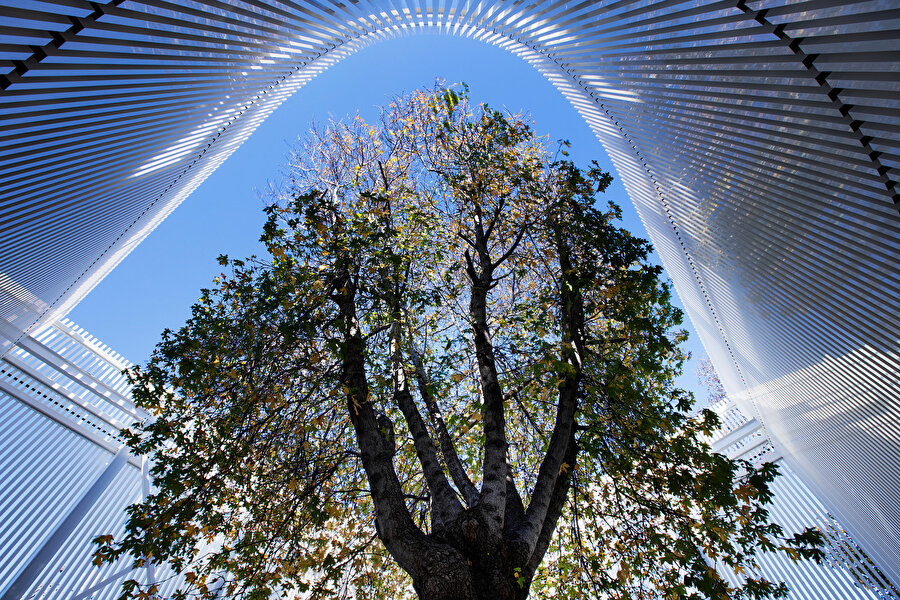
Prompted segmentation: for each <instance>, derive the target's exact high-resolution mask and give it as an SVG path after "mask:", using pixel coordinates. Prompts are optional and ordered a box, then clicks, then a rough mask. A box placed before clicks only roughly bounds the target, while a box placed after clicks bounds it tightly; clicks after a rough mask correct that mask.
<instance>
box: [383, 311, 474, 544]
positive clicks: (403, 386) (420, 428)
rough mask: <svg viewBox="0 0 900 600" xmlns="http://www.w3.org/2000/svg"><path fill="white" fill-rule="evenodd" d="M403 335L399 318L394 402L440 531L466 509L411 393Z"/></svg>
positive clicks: (395, 335) (394, 353)
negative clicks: (405, 361) (445, 472)
mask: <svg viewBox="0 0 900 600" xmlns="http://www.w3.org/2000/svg"><path fill="white" fill-rule="evenodd" d="M395 307H396V302H395ZM398 314H399V310H395V317H396V316H397V315H398ZM401 335H402V328H401V324H400V321H399V319H397V320H395V321H394V326H393V330H392V332H391V355H392V356H391V362H392V363H393V377H394V401H395V402H396V403H397V406H398V407H399V408H400V411H401V412H402V413H403V418H404V419H406V424H407V425H408V426H409V432H410V434H411V435H412V438H413V445H414V446H415V448H416V456H418V458H419V464H421V465H422V473H423V474H424V475H425V482H426V483H427V484H428V490H429V491H430V492H431V496H432V497H433V498H434V502H433V503H432V527H433V528H434V529H441V528H442V527H443V526H445V525H446V524H449V523H450V522H451V521H453V519H455V518H456V516H457V515H459V513H461V512H462V511H463V507H462V505H461V504H460V502H459V500H458V499H457V498H456V494H455V493H454V492H453V488H451V487H450V483H449V482H448V481H447V477H446V475H444V469H443V467H442V466H441V462H440V460H439V458H438V453H437V448H436V447H435V445H434V441H433V440H432V439H431V436H430V435H429V434H428V428H427V427H426V426H425V421H424V420H423V419H422V415H421V414H420V413H419V409H418V407H417V406H416V403H415V401H414V400H413V397H412V394H411V393H410V391H409V383H408V381H407V377H406V369H405V367H404V366H403V351H402V350H401V347H400V340H401Z"/></svg>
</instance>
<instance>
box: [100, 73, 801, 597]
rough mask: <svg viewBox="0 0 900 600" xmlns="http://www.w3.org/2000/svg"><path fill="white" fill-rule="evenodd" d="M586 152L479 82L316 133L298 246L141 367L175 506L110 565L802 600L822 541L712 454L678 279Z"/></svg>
mask: <svg viewBox="0 0 900 600" xmlns="http://www.w3.org/2000/svg"><path fill="white" fill-rule="evenodd" d="M565 148H566V145H565V144H561V145H552V144H550V143H549V142H547V140H545V139H543V138H541V137H538V136H537V135H535V133H534V132H533V130H532V128H531V126H530V125H529V124H528V123H527V121H526V120H525V119H524V118H522V117H521V116H517V115H507V114H503V113H501V112H499V111H495V110H491V109H490V108H488V107H486V106H483V105H482V106H475V105H473V104H471V103H470V102H469V101H468V98H467V97H466V94H465V93H464V92H461V91H460V90H458V89H453V88H450V89H444V90H439V91H438V92H436V93H433V92H416V93H414V94H412V95H410V96H407V97H404V98H401V99H398V100H396V101H394V102H393V103H391V105H390V106H388V107H387V108H385V109H384V111H383V115H382V119H381V122H380V123H378V124H377V125H369V124H367V123H365V122H363V121H362V120H361V119H359V118H357V119H355V120H353V121H351V122H349V123H332V124H330V125H329V126H327V127H325V128H320V129H316V130H314V131H313V132H311V134H310V135H309V136H308V137H307V139H306V141H305V142H304V143H303V145H302V146H301V147H300V148H299V149H298V151H297V152H296V154H295V157H294V159H293V161H292V163H291V165H290V169H289V175H288V179H287V182H286V184H285V189H284V191H283V193H282V194H281V195H280V197H278V198H276V199H275V200H276V201H274V202H273V203H272V204H271V205H270V206H269V207H268V208H267V209H266V211H267V215H268V219H267V222H266V225H265V228H264V232H263V235H262V241H263V242H264V243H265V245H266V248H267V250H268V253H269V256H267V257H265V258H255V257H251V258H249V259H246V260H231V259H229V258H227V257H224V256H223V257H220V262H221V264H222V265H223V266H225V267H226V269H224V272H223V273H222V275H221V276H220V277H218V278H217V279H216V280H215V282H214V286H213V287H212V288H211V289H206V290H203V292H202V296H201V298H200V300H199V301H198V302H197V303H196V304H195V305H194V307H193V309H192V316H191V318H190V319H189V320H188V322H187V323H186V324H185V326H184V327H182V328H181V329H180V330H179V331H177V332H172V331H167V332H165V334H164V336H163V340H162V342H161V343H160V344H159V345H158V347H157V348H156V350H155V352H154V354H153V357H152V359H151V360H150V361H149V363H148V364H147V365H146V366H143V367H138V368H134V369H133V370H132V371H131V372H130V378H131V381H132V382H133V384H134V398H135V401H136V402H137V403H138V404H139V405H140V406H142V407H144V408H145V409H147V410H148V411H149V412H150V413H151V414H152V415H153V418H152V419H149V420H147V421H146V422H145V423H143V424H142V425H141V426H140V427H135V428H133V429H132V430H130V431H127V432H126V435H127V437H128V443H129V444H130V446H131V448H132V450H133V451H134V452H135V453H140V454H144V455H147V456H149V457H150V459H151V460H152V465H153V467H152V475H153V478H154V486H155V487H154V493H153V494H152V495H151V496H150V497H149V498H148V499H147V500H146V501H145V502H143V503H142V504H139V505H135V506H133V507H131V508H130V509H129V520H128V523H127V527H126V532H125V534H124V537H122V538H121V539H118V540H114V539H113V538H112V537H111V536H102V537H101V538H98V540H97V541H98V544H99V545H98V550H97V559H98V561H102V560H114V559H116V558H118V557H119V556H121V555H123V554H127V555H130V556H132V557H133V558H134V561H135V564H145V563H146V561H148V560H149V561H153V562H156V563H163V562H168V563H169V564H170V565H172V567H173V569H174V570H175V571H176V572H181V573H184V574H185V575H184V583H183V584H181V585H179V590H178V591H177V593H176V597H179V598H187V597H195V596H196V597H201V598H212V597H237V598H252V599H262V598H269V597H270V596H271V595H272V593H273V591H274V592H275V593H282V592H284V593H290V592H294V593H297V594H299V595H300V596H301V597H303V596H305V595H309V597H314V598H326V597H340V596H341V595H342V594H350V595H355V597H356V598H402V597H411V596H414V595H416V594H417V595H418V596H419V597H420V598H427V599H451V598H452V599H466V600H469V599H474V598H478V599H484V598H496V599H498V600H499V599H507V598H509V599H512V598H525V597H526V596H528V595H529V593H531V595H532V596H535V597H548V596H550V595H553V596H554V597H559V598H575V597H578V598H580V597H585V596H595V597H598V598H600V597H602V598H706V597H709V598H758V597H766V596H769V595H774V596H779V595H783V593H784V588H783V586H781V585H778V584H776V583H773V582H769V581H766V580H765V579H763V578H761V577H760V576H758V575H755V573H756V570H755V569H754V557H755V555H756V554H757V552H760V551H765V550H775V549H776V548H777V547H784V548H789V549H791V550H792V551H794V552H800V553H804V554H815V538H814V536H810V535H808V534H807V535H804V536H798V537H796V538H792V539H790V540H785V539H783V538H782V534H781V530H780V528H779V527H778V526H777V525H774V524H771V523H769V521H768V515H767V512H766V508H765V505H766V503H767V502H768V500H769V499H770V498H771V490H770V487H769V484H770V482H771V481H772V479H773V478H774V476H775V470H774V468H773V466H772V465H762V466H761V467H758V468H757V467H754V466H753V465H751V464H750V463H747V462H740V461H738V462H735V461H731V460H729V459H727V458H725V457H723V456H720V455H716V454H713V453H711V452H710V449H709V447H708V446H707V445H706V444H704V443H703V441H702V436H703V435H704V434H705V433H709V432H710V431H711V430H712V429H714V428H715V427H716V426H717V425H718V423H717V420H716V417H715V415H714V414H713V413H710V412H703V413H701V414H700V416H699V417H690V416H689V413H688V411H689V409H690V408H691V405H692V400H691V398H690V395H689V394H687V393H686V392H684V391H682V390H679V389H677V388H676V387H675V386H674V384H673V379H674V377H675V375H676V374H677V372H678V370H679V369H680V366H681V363H682V360H683V358H684V357H683V355H682V353H681V352H680V351H679V349H678V342H679V340H680V339H681V338H682V336H683V335H684V334H683V333H681V332H679V331H678V330H677V329H676V328H677V327H678V325H679V323H680V319H681V315H680V313H679V311H678V310H677V309H676V308H673V307H672V305H671V304H670V301H669V299H670V295H669V294H670V292H669V288H668V285H667V284H666V283H665V282H664V281H663V280H662V278H661V268H660V267H658V266H654V265H653V264H652V263H651V261H650V259H649V254H650V252H651V249H650V246H649V244H648V243H647V242H646V241H644V240H642V239H639V238H637V237H635V236H633V235H632V234H630V233H629V232H627V231H625V230H624V229H622V228H620V227H618V226H617V225H616V220H617V219H619V218H620V217H621V215H620V211H619V209H618V208H617V207H616V206H614V205H612V204H609V205H603V204H602V203H601V202H599V200H598V194H600V193H601V192H602V191H603V190H604V189H605V188H606V187H607V186H608V185H609V183H610V181H611V178H610V176H609V175H608V174H606V173H604V172H602V171H601V170H600V169H599V168H598V167H597V165H596V164H594V165H592V166H591V167H590V168H588V169H584V170H582V169H579V168H578V167H576V166H575V165H574V164H573V163H572V162H570V161H569V160H568V156H567V154H566V151H565ZM714 565H719V566H722V567H723V568H725V569H731V570H733V571H734V572H735V573H740V574H742V577H743V578H742V581H743V582H744V583H743V584H742V585H741V586H740V587H737V588H735V587H733V586H731V585H729V584H728V583H727V582H726V580H724V579H723V578H722V577H721V576H720V575H719V573H718V572H717V571H716V569H715V568H713V566H714ZM156 589H158V588H155V589H153V590H148V589H147V588H146V587H145V588H143V589H142V588H141V586H139V585H137V584H136V582H129V583H127V584H126V595H128V594H131V595H139V594H141V593H143V594H145V595H146V594H148V592H155V591H156ZM216 594H220V595H219V596H216Z"/></svg>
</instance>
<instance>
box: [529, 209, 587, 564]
mask: <svg viewBox="0 0 900 600" xmlns="http://www.w3.org/2000/svg"><path fill="white" fill-rule="evenodd" d="M553 228H554V230H555V234H556V250H557V254H558V258H559V268H560V273H561V276H560V295H559V299H560V312H561V315H562V316H561V323H560V329H561V335H560V342H561V359H562V362H563V363H564V364H565V365H566V366H565V370H564V372H563V374H562V381H561V383H560V385H559V404H558V406H557V409H556V421H555V422H554V424H553V433H552V434H551V436H550V444H549V446H548V448H547V454H546V455H545V456H544V459H543V460H542V461H541V467H540V469H539V470H538V477H537V481H536V482H535V485H534V493H533V494H532V496H531V503H530V504H529V506H528V510H527V511H526V513H525V520H526V523H525V525H524V526H523V528H522V530H521V538H522V541H523V542H524V543H525V544H526V545H527V546H528V547H530V548H534V547H535V544H537V541H538V538H539V534H540V532H541V530H542V528H543V527H544V525H545V523H546V520H547V516H548V511H549V510H550V506H551V504H552V497H553V491H554V490H555V489H556V482H557V479H559V476H560V474H561V473H562V472H563V471H564V469H563V466H564V465H565V464H566V463H567V461H566V460H565V455H566V453H567V450H568V447H569V444H570V440H571V438H572V435H573V432H574V428H575V412H576V409H577V405H578V395H579V389H580V386H581V377H582V369H583V367H582V358H583V356H584V354H583V353H584V343H583V340H584V333H583V331H584V300H583V298H582V295H581V291H580V286H579V283H578V281H577V279H576V277H575V276H574V272H573V269H572V264H571V260H570V256H569V248H568V245H567V243H566V241H565V238H564V236H563V234H562V231H561V227H559V226H557V225H556V224H554V225H553ZM570 466H571V465H570Z"/></svg>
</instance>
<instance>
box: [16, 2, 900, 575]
mask: <svg viewBox="0 0 900 600" xmlns="http://www.w3.org/2000/svg"><path fill="white" fill-rule="evenodd" d="M0 17H2V18H0V87H2V92H0V347H2V349H3V350H2V351H3V352H6V353H7V354H9V352H10V351H11V349H13V348H15V347H17V346H16V344H17V343H20V342H23V340H26V338H27V336H28V334H29V333H32V332H35V331H38V330H40V329H41V328H42V327H43V326H45V325H46V324H50V323H55V322H56V319H57V318H59V317H60V316H63V315H65V314H66V312H67V311H68V310H69V309H70V308H71V307H72V306H74V305H75V304H76V303H77V302H78V301H79V300H80V299H81V298H83V297H84V295H85V294H87V292H88V291H90V289H91V288H92V287H93V286H94V285H95V284H96V283H97V282H98V281H99V280H100V279H102V277H103V276H104V275H105V274H106V273H108V272H109V271H110V270H111V269H112V268H113V267H115V265H116V264H117V263H118V262H119V261H120V260H121V259H122V257H124V256H125V255H126V254H127V253H128V252H129V251H130V250H131V249H132V248H134V246H135V245H136V244H138V243H140V241H141V240H142V239H143V238H144V237H145V236H146V235H147V234H148V233H149V232H150V231H151V230H152V229H153V228H154V227H155V226H156V225H157V224H158V223H159V222H161V220H162V219H164V218H165V217H166V215H168V214H169V213H170V212H171V210H172V209H174V207H175V206H177V205H178V204H179V203H180V202H181V201H183V200H184V199H185V198H186V197H187V196H188V195H190V193H191V191H192V190H194V189H195V188H196V187H197V186H198V185H199V184H200V182H202V181H203V179H204V178H205V177H206V176H207V175H209V173H211V172H212V171H213V170H215V169H216V168H217V167H218V166H219V165H220V164H221V163H222V162H223V161H224V160H225V159H226V158H227V157H228V156H229V155H230V154H231V153H232V152H233V151H234V150H235V149H236V148H237V147H238V146H239V145H240V144H241V143H242V142H243V141H244V140H245V139H247V137H248V136H249V135H250V134H251V133H252V132H253V130H254V129H255V127H256V126H257V125H259V123H260V122H262V121H263V120H264V119H265V118H266V116H267V115H269V114H270V113H271V112H272V111H273V110H274V109H275V108H276V107H277V106H278V105H279V104H280V103H281V102H282V101H284V100H285V99H286V98H287V97H288V96H290V95H291V94H293V93H294V92H296V91H297V90H299V89H300V88H302V86H303V85H304V83H305V82H307V81H309V80H310V79H312V78H313V77H315V76H316V74H317V73H319V72H321V71H322V70H324V69H326V68H327V67H328V66H329V65H331V64H333V63H335V62H336V61H339V60H341V58H343V57H344V56H347V55H348V54H350V53H352V52H354V51H356V50H358V49H360V48H362V47H364V46H367V45H369V44H373V43H376V42H378V41H379V40H382V39H385V38H387V37H391V36H397V35H405V34H409V33H415V32H440V33H444V34H447V35H457V36H468V37H473V38H477V39H481V40H484V41H486V42H488V43H491V44H495V45H497V46H499V47H501V48H504V49H506V50H508V51H510V52H512V53H514V54H515V55H517V56H519V57H521V58H522V59H523V60H525V61H527V62H528V63H530V64H531V65H533V66H534V67H535V68H536V69H537V70H539V71H540V72H541V73H542V74H543V75H544V76H546V77H547V78H548V79H549V80H550V81H551V82H552V83H553V84H554V85H555V86H556V87H557V88H558V89H559V90H560V93H562V94H563V95H564V96H565V97H566V98H568V99H569V100H570V101H571V102H572V104H573V105H574V106H575V107H576V108H577V109H578V111H579V112H580V113H581V114H582V115H583V116H584V118H585V120H586V122H587V123H588V125H589V126H590V127H591V128H592V129H593V131H594V132H595V133H596V135H597V137H598V138H599V139H600V140H601V142H602V143H603V144H604V146H605V147H606V149H607V151H608V152H609V154H610V156H611V158H612V160H613V162H614V164H615V165H616V168H617V170H618V175H619V177H620V178H621V179H622V180H624V182H625V185H626V188H627V190H628V192H629V194H630V196H631V199H632V200H633V201H634V203H635V205H636V207H637V209H638V212H639V214H640V215H641V217H642V219H643V221H644V224H645V225H646V227H647V231H648V233H649V235H650V237H651V239H652V240H653V242H654V245H655V246H656V248H657V250H658V251H659V253H660V255H661V257H662V260H663V263H664V264H665V266H666V269H667V271H668V273H669V276H670V277H671V278H672V280H673V281H674V283H675V286H676V289H677V291H678V293H679V295H680V296H681V298H682V300H683V302H684V304H685V306H686V307H687V310H688V313H689V315H690V318H691V319H692V321H693V323H694V325H695V326H696V328H697V330H698V331H699V333H700V336H701V338H702V341H703V343H704V346H705V347H706V349H707V351H708V352H709V354H710V356H711V357H712V359H713V362H714V364H715V366H716V368H717V370H718V372H719V373H720V376H721V378H722V380H723V383H724V384H725V387H726V389H727V390H728V392H729V393H730V395H731V396H732V397H733V398H734V399H735V401H736V402H737V404H738V406H740V408H741V410H742V411H744V413H746V414H747V415H750V416H752V418H755V419H757V420H758V422H759V423H760V424H761V425H762V426H763V427H764V429H765V431H766V433H767V435H768V436H769V438H771V439H772V441H773V442H774V444H775V445H776V447H777V448H778V449H779V452H781V453H782V454H783V456H784V460H785V461H787V463H788V464H789V465H790V466H791V468H792V469H793V471H794V472H796V473H797V474H798V475H799V476H800V477H801V478H802V479H803V481H804V482H805V483H806V484H807V485H809V486H810V487H811V488H812V489H813V490H814V491H815V492H817V493H818V494H819V496H820V497H821V498H822V500H823V501H824V502H825V504H826V505H827V506H828V507H829V509H830V510H832V511H833V512H834V514H835V516H837V518H838V520H839V521H840V522H841V523H843V524H845V525H846V526H847V527H848V528H849V529H850V530H851V531H852V532H853V533H854V535H855V537H856V539H857V540H858V542H859V543H860V544H861V546H862V547H863V548H864V550H865V551H866V552H867V553H868V554H869V555H870V556H871V557H872V558H873V559H874V560H875V561H876V563H877V564H878V565H879V566H880V567H881V568H882V570H884V572H885V574H886V575H887V576H888V577H889V578H890V579H891V580H892V581H893V582H894V584H895V585H900V559H898V558H897V557H898V556H900V469H898V465H900V425H898V423H900V420H898V415H900V367H898V365H900V300H898V298H900V269H898V264H897V263H898V256H900V214H898V206H900V194H898V190H897V188H896V182H897V179H898V168H897V167H898V161H900V151H898V146H900V110H898V104H900V102H898V98H900V73H898V59H900V35H898V26H900V6H898V5H897V3H896V1H895V0H884V1H864V2H860V1H847V0H841V1H836V0H806V1H803V0H801V1H799V2H793V1H791V2H787V1H784V0H762V1H756V2H751V1H746V0H736V1H735V0H721V1H707V0H641V1H632V0H617V1H606V0H598V1H582V2H565V1H533V0H506V1H503V0H497V1H491V2H486V1H474V0H384V1H376V0H341V1H332V0H309V1H307V0H244V1H238V0H190V1H189V0H176V1H168V0H143V1H137V0H111V1H109V2H87V1H85V0H0Z"/></svg>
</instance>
